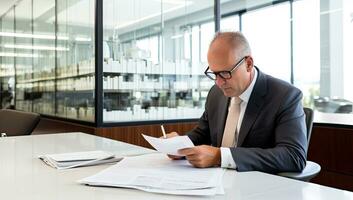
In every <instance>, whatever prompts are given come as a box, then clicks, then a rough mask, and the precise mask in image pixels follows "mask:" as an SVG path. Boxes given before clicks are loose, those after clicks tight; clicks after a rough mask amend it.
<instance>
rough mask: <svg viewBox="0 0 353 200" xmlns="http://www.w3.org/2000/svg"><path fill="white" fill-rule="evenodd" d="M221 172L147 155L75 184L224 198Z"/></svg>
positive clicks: (161, 155)
mask: <svg viewBox="0 0 353 200" xmlns="http://www.w3.org/2000/svg"><path fill="white" fill-rule="evenodd" d="M224 171H225V170H224V169H222V168H194V167H192V166H191V165H190V163H188V161H187V160H170V159H168V158H167V157H166V156H165V155H164V154H147V155H143V156H136V157H128V158H124V159H123V160H122V161H120V162H119V163H117V164H116V165H114V166H112V167H109V168H107V169H105V170H103V171H101V172H99V173H97V174H95V175H93V176H90V177H87V178H84V179H82V180H79V182H80V183H82V184H88V185H92V186H113V187H123V188H135V189H140V190H143V191H148V192H156V193H164V194H175V195H215V194H224V190H223V186H222V176H223V173H224Z"/></svg>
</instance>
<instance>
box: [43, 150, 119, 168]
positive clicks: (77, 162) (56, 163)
mask: <svg viewBox="0 0 353 200" xmlns="http://www.w3.org/2000/svg"><path fill="white" fill-rule="evenodd" d="M39 158H40V159H41V160H42V161H44V162H45V163H46V164H48V165H49V166H51V167H54V168H57V169H68V168H74V167H81V166H91V165H98V164H103V163H110V162H117V161H120V160H121V159H122V158H117V157H115V155H114V154H112V153H109V152H104V151H85V152H74V153H62V154H50V155H49V154H48V155H43V156H39Z"/></svg>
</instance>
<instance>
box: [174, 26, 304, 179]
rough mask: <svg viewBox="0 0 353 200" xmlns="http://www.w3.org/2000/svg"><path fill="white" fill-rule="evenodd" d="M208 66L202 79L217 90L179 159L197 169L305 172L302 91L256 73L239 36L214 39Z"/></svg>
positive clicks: (226, 34) (221, 35)
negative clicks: (207, 78)
mask: <svg viewBox="0 0 353 200" xmlns="http://www.w3.org/2000/svg"><path fill="white" fill-rule="evenodd" d="M269 59H273V62H276V59H275V58H269ZM207 60H208V64H209V66H208V67H207V69H206V71H205V74H206V76H208V77H209V78H211V79H212V80H214V81H215V85H214V86H213V87H212V88H211V90H210V91H209V94H208V96H207V100H206V104H205V111H204V113H203V115H202V117H201V118H200V119H199V122H198V125H197V127H196V128H195V129H193V130H192V131H191V132H189V133H187V135H188V137H189V138H190V139H191V141H192V142H193V143H194V144H195V147H193V148H187V149H182V150H179V153H181V154H182V155H185V157H186V159H187V160H188V161H189V162H190V163H191V164H192V165H193V166H195V167H213V166H221V167H224V168H234V169H237V170H238V171H253V170H256V171H263V172H268V173H277V172H283V171H301V170H302V169H304V167H305V164H306V151H307V139H306V126H305V114H304V111H303V107H302V104H301V99H302V93H301V91H300V90H299V89H297V88H295V87H294V86H292V85H291V84H289V83H287V82H284V81H282V80H279V79H276V78H274V77H271V76H269V75H267V74H265V73H263V72H261V71H260V69H259V68H257V67H255V66H254V61H253V58H252V55H251V49H250V46H249V43H248V41H247V39H246V38H245V37H244V36H243V34H242V33H240V32H223V33H217V34H216V36H215V37H214V39H213V40H212V42H211V44H210V46H209V50H208V54H207ZM177 135H178V133H176V132H172V133H170V134H168V137H174V136H177ZM169 157H171V158H173V159H179V158H180V157H176V156H169Z"/></svg>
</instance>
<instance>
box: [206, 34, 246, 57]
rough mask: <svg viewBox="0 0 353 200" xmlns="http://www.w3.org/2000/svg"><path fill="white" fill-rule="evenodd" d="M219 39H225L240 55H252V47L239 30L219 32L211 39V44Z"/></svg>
mask: <svg viewBox="0 0 353 200" xmlns="http://www.w3.org/2000/svg"><path fill="white" fill-rule="evenodd" d="M218 39H223V40H225V41H226V42H227V44H230V45H231V47H232V48H234V49H235V50H236V52H237V53H238V54H239V55H238V57H239V58H241V57H244V56H248V55H251V48H250V45H249V42H248V40H247V39H246V38H245V36H244V35H243V34H242V33H241V32H239V31H237V32H217V33H216V34H215V36H214V37H213V39H212V40H211V43H210V46H211V45H212V43H214V42H215V41H216V40H218Z"/></svg>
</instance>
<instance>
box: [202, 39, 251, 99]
mask: <svg viewBox="0 0 353 200" xmlns="http://www.w3.org/2000/svg"><path fill="white" fill-rule="evenodd" d="M237 55H238V54H237V52H235V50H234V49H232V48H231V47H229V45H228V44H224V42H222V41H214V43H213V44H212V45H211V46H210V48H209V50H208V54H207V59H208V64H209V71H212V72H221V71H231V70H232V69H233V68H234V67H235V66H236V65H237V66H236V67H235V68H234V70H233V71H232V72H231V78H230V79H225V78H222V77H220V76H219V75H217V78H216V80H215V83H216V85H217V86H218V87H219V88H220V89H221V90H222V91H223V93H224V95H225V96H227V97H233V96H239V95H240V94H242V93H243V92H244V91H245V90H246V88H247V87H248V86H249V84H250V81H251V73H250V72H251V70H252V59H251V57H250V56H248V57H245V58H244V57H238V56H237ZM243 58H244V59H243Z"/></svg>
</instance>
